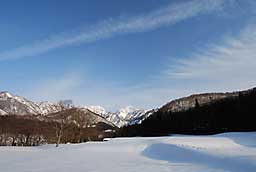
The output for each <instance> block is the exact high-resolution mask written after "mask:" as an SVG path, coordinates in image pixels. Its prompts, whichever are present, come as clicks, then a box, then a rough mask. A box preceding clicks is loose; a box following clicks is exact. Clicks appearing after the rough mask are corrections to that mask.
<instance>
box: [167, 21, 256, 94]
mask: <svg viewBox="0 0 256 172" xmlns="http://www.w3.org/2000/svg"><path fill="white" fill-rule="evenodd" d="M255 69H256V23H251V24H249V25H248V26H247V27H246V28H245V29H243V30H242V31H241V32H240V34H239V35H238V36H236V37H230V36H228V37H226V38H224V40H223V41H222V42H221V43H218V44H212V45H209V46H208V48H206V49H204V50H202V51H200V52H198V53H195V54H194V55H192V56H191V57H189V58H183V59H182V60H179V61H176V62H174V63H173V64H170V66H169V69H168V70H166V71H164V77H166V78H169V79H170V80H175V81H184V82H187V83H193V84H194V85H197V86H198V88H199V87H201V88H203V87H205V88H207V89H208V90H216V89H217V88H218V89H219V90H227V89H228V90H232V89H233V90H234V89H245V88H249V87H253V86H255V84H256V78H255V76H256V70H255ZM184 82H183V83H184ZM196 83H197V84H196ZM191 85H192V84H191ZM191 85H190V86H191Z"/></svg>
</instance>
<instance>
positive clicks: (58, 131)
mask: <svg viewBox="0 0 256 172" xmlns="http://www.w3.org/2000/svg"><path fill="white" fill-rule="evenodd" d="M64 127H65V120H64V119H61V120H58V121H56V122H55V126H54V128H55V136H56V147H58V146H59V144H60V141H61V138H62V136H63V133H64Z"/></svg>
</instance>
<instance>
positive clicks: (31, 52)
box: [0, 0, 227, 60]
mask: <svg viewBox="0 0 256 172" xmlns="http://www.w3.org/2000/svg"><path fill="white" fill-rule="evenodd" d="M225 2H227V1H225ZM224 6H225V3H224V0H193V1H188V2H183V3H176V4H170V5H169V6H167V7H163V8H161V9H158V10H155V11H151V12H149V13H147V14H143V15H140V16H134V17H130V18H125V19H109V20H105V21H102V22H100V23H98V24H96V25H94V26H91V27H89V28H87V29H84V30H83V31H81V32H78V33H63V34H57V35H54V36H50V37H48V38H46V39H44V40H38V41H36V42H35V43H32V44H28V45H24V46H21V47H18V48H15V49H12V50H8V51H5V52H0V60H10V59H19V58H24V57H32V56H37V55H39V54H42V53H46V52H49V51H51V50H54V49H57V48H62V47H66V46H72V45H76V44H81V43H90V42H95V41H98V40H101V39H106V38H110V37H113V36H116V35H121V34H127V33H137V32H145V31H149V30H154V29H156V28H159V27H163V26H170V25H173V24H175V23H178V22H181V21H184V20H186V19H189V18H192V17H195V16H198V15H200V14H205V13H210V12H212V11H215V10H220V9H222V8H223V7H224Z"/></svg>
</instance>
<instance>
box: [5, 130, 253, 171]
mask: <svg viewBox="0 0 256 172" xmlns="http://www.w3.org/2000/svg"><path fill="white" fill-rule="evenodd" d="M255 141H256V132H248V133H226V134H219V135H214V136H185V135H175V136H169V137H155V138H141V137H138V138H116V139H110V141H107V142H88V143H84V144H76V145H74V144H68V145H61V146H60V147H59V148H55V147H54V145H45V146H39V147H0V171H3V172H56V171H62V172H69V171H73V172H82V171H83V172H84V171H86V172H101V171H102V172H110V171H111V172H140V171H141V172H172V171H173V172H228V171H229V172H255V171H256V144H255Z"/></svg>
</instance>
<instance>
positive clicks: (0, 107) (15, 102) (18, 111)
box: [0, 92, 71, 115]
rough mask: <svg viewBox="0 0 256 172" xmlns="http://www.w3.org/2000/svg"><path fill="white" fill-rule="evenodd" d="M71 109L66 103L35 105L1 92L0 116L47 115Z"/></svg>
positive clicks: (41, 103)
mask: <svg viewBox="0 0 256 172" xmlns="http://www.w3.org/2000/svg"><path fill="white" fill-rule="evenodd" d="M70 107H71V105H70V104H68V103H67V102H66V101H60V102H58V103H51V102H40V103H35V102H32V101H30V100H27V99H25V98H23V97H20V96H16V95H12V94H11V93H9V92H0V115H6V114H15V115H39V114H41V115H47V114H49V113H55V112H59V111H61V110H63V109H68V108H70Z"/></svg>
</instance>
